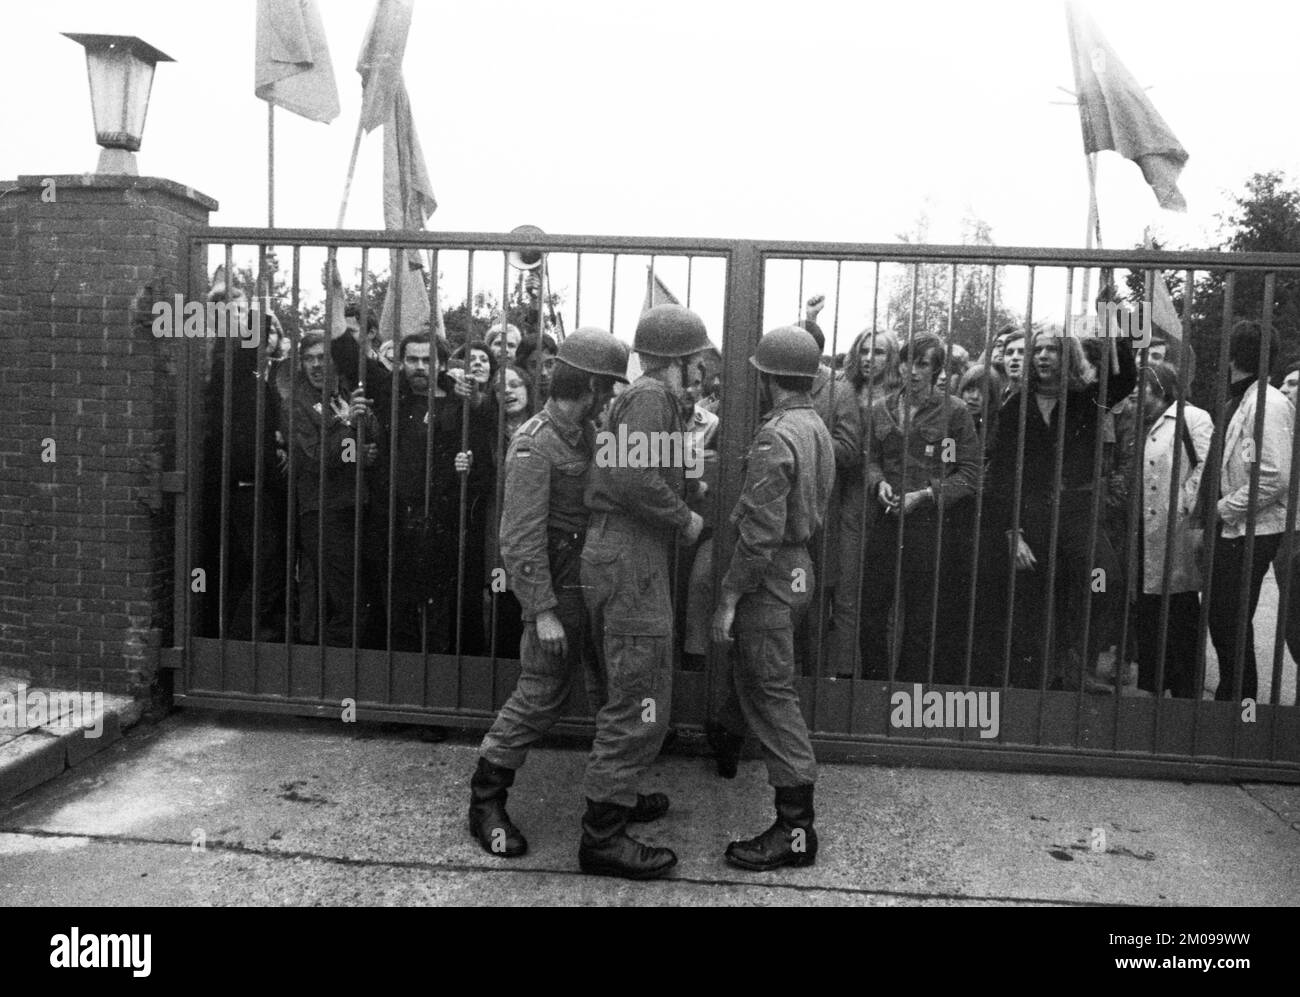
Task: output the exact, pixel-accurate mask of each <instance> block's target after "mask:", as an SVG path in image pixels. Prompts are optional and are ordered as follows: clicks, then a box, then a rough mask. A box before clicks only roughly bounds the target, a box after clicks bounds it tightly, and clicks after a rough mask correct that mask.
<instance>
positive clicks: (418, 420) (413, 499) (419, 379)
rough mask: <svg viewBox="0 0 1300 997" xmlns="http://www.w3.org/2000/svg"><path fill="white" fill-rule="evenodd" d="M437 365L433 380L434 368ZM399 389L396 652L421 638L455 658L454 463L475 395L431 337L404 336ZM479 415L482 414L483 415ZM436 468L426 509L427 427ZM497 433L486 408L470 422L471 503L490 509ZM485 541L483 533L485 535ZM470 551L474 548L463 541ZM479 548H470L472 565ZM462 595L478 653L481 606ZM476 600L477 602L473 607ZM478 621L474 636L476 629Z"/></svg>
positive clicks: (466, 628) (466, 630)
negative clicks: (468, 407) (466, 407)
mask: <svg viewBox="0 0 1300 997" xmlns="http://www.w3.org/2000/svg"><path fill="white" fill-rule="evenodd" d="M431 361H432V362H434V363H436V364H437V373H436V375H435V374H434V372H433V371H432V370H431V368H430V363H431ZM398 362H399V364H400V365H401V378H402V379H401V382H400V384H399V388H398V399H397V452H396V454H395V460H396V462H397V503H396V505H397V523H396V536H395V538H394V563H393V647H394V648H395V649H397V650H402V651H419V650H421V639H422V638H421V634H423V635H424V636H425V638H427V648H428V650H429V651H430V652H431V653H435V654H442V653H450V652H454V651H455V650H456V648H455V646H454V645H455V637H456V599H457V596H456V583H457V579H458V574H459V557H458V554H459V532H460V531H459V527H460V479H459V476H458V475H457V474H456V473H455V471H456V468H455V455H456V453H457V452H459V451H460V449H461V430H460V426H461V420H462V418H463V413H462V409H463V407H464V401H463V399H464V398H465V397H467V396H468V395H469V394H471V393H472V392H473V388H472V386H471V385H469V384H468V383H465V382H464V381H460V380H456V379H454V378H453V377H452V376H451V375H449V374H448V373H447V352H446V347H445V346H444V345H443V343H442V341H441V340H435V339H433V338H432V337H430V336H429V335H428V334H427V333H415V334H413V335H410V336H406V337H405V338H404V339H403V340H402V342H401V344H400V346H399V349H398ZM431 378H432V379H433V414H432V419H431V418H430V413H429V387H430V379H431ZM480 413H481V414H480ZM431 422H432V424H433V426H432V433H433V464H432V470H431V473H429V475H428V477H429V494H428V507H427V512H426V506H425V501H426V500H425V477H426V473H425V469H426V464H427V460H428V456H427V455H428V452H429V440H428V437H429V433H430V423H431ZM492 438H493V434H492V425H491V419H490V414H489V413H488V410H487V409H486V408H481V409H479V410H478V412H472V413H471V416H470V446H469V449H470V451H471V452H472V453H477V454H478V455H479V457H480V459H479V460H477V461H472V462H470V465H469V469H468V472H467V473H468V474H469V482H468V487H467V489H466V497H467V499H468V500H469V501H470V502H475V501H478V500H479V499H480V498H481V500H482V502H483V503H484V508H486V501H487V494H488V492H490V490H491V489H490V484H489V483H488V482H489V480H490V475H491V468H492V462H491V459H490V455H491V453H492ZM475 522H476V520H474V518H473V517H472V516H471V517H467V531H466V532H467V534H469V535H470V536H473V535H474V529H473V526H474V525H475ZM479 532H480V534H481V529H480V531H479ZM466 543H467V545H468V544H469V543H470V540H469V539H467V540H466ZM481 549H482V545H481V543H480V545H479V546H478V547H473V546H467V547H466V553H467V560H468V559H469V558H471V557H473V558H474V560H475V561H477V562H479V564H480V567H481V561H482V558H481V557H474V553H473V552H475V551H477V550H481ZM465 588H466V592H465V594H464V602H463V603H462V605H463V607H464V613H463V617H464V619H463V623H462V634H461V637H462V642H463V643H464V644H466V645H467V646H470V645H472V647H473V650H467V651H466V652H465V653H478V650H479V648H480V647H481V645H482V640H483V635H482V630H483V624H482V617H483V612H482V609H483V607H482V603H481V597H480V596H479V595H478V593H477V592H474V591H471V586H470V585H469V584H468V583H467V584H466V586H465ZM476 600H477V601H476ZM475 620H477V621H478V625H477V628H475V627H474V621H475Z"/></svg>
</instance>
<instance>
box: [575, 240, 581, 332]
mask: <svg viewBox="0 0 1300 997" xmlns="http://www.w3.org/2000/svg"><path fill="white" fill-rule="evenodd" d="M575 270H576V272H577V277H576V279H575V280H574V290H573V327H574V328H575V329H581V328H582V253H581V252H579V253H578V262H577V265H576V267H575Z"/></svg>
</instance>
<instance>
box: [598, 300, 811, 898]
mask: <svg viewBox="0 0 1300 997" xmlns="http://www.w3.org/2000/svg"><path fill="white" fill-rule="evenodd" d="M800 335H806V334H805V333H802V332H801V333H800ZM632 348H633V349H634V350H636V351H637V354H638V355H639V358H640V361H641V369H642V371H644V373H643V374H642V376H641V377H639V378H638V379H637V381H636V383H635V384H633V385H632V386H631V387H629V388H628V389H627V390H626V391H624V392H623V393H622V394H621V395H619V396H618V397H617V398H615V399H614V403H613V405H612V406H611V408H610V412H609V420H608V430H607V432H608V434H609V437H606V438H612V439H615V440H624V441H626V443H627V444H628V445H629V450H628V453H626V454H624V453H617V454H616V456H615V458H614V459H613V460H603V459H598V460H596V461H595V464H594V466H593V468H592V470H591V478H590V480H589V481H588V484H587V491H586V504H587V507H588V508H589V509H590V510H591V513H592V516H591V523H590V526H589V528H588V531H587V541H586V546H585V547H584V548H583V551H582V584H583V586H584V592H585V595H586V602H587V609H588V610H589V611H590V613H591V622H592V629H593V634H594V636H595V640H596V646H597V654H598V657H599V663H600V670H601V675H602V679H603V681H604V683H605V686H606V698H605V703H604V705H603V706H602V707H601V709H600V711H599V713H597V715H596V737H595V740H594V742H593V743H592V747H591V755H590V757H589V759H588V761H587V774H586V780H585V784H584V789H585V793H586V797H587V811H586V814H585V815H584V817H583V819H582V844H581V846H580V847H579V850H578V864H579V865H580V866H581V868H582V871H583V872H587V873H591V874H593V875H602V876H625V877H627V878H630V879H653V878H655V877H657V876H662V875H664V874H665V873H666V872H668V870H669V869H671V868H672V867H673V866H674V865H676V864H677V856H676V855H675V854H673V852H672V850H671V849H668V848H655V847H650V846H647V845H644V844H642V843H641V842H639V841H637V840H636V839H634V838H631V837H629V836H628V834H627V830H626V829H627V822H628V820H629V819H630V817H631V815H632V813H633V808H634V807H635V806H636V805H637V795H638V794H637V791H636V782H637V778H638V777H639V776H640V774H641V772H642V771H644V770H645V768H646V767H647V766H649V765H650V763H651V762H653V761H654V759H655V757H656V756H657V755H658V754H659V749H660V748H661V747H662V746H663V740H664V735H665V734H666V733H667V730H668V718H669V711H670V709H671V706H672V674H673V673H672V633H673V605H672V597H671V594H670V591H669V583H668V579H669V572H670V570H671V567H670V558H671V556H672V551H673V547H674V545H675V544H677V543H681V544H683V545H686V546H691V545H693V544H694V543H695V541H696V540H697V539H698V538H699V536H700V531H701V529H703V527H704V519H703V518H702V517H701V516H700V514H699V513H697V512H695V511H693V510H692V509H691V508H690V507H689V506H688V505H687V501H686V500H687V478H686V474H685V470H684V469H683V468H682V467H663V466H650V467H646V466H643V464H642V462H641V461H640V460H633V459H631V458H632V456H633V454H634V453H635V449H633V448H638V447H639V448H641V450H642V453H644V449H645V447H646V445H647V443H648V444H649V445H650V446H654V445H656V444H657V442H658V441H660V440H663V439H674V438H675V439H677V440H678V441H679V442H684V441H685V440H686V438H687V434H688V432H689V430H688V422H687V419H688V416H687V414H686V413H687V412H688V411H689V409H688V408H687V406H686V402H685V397H684V396H685V386H686V384H687V383H688V382H689V380H690V371H691V370H692V369H693V368H694V366H695V363H696V362H698V361H699V360H700V359H702V354H704V353H705V352H706V351H708V350H709V349H711V344H710V343H709V337H708V333H707V332H706V331H705V328H704V322H703V321H702V320H701V319H700V317H699V316H698V315H696V314H695V313H694V312H692V311H690V310H689V309H686V308H683V307H682V306H681V305H658V306H656V307H654V308H651V309H650V310H649V311H647V312H646V313H645V314H644V315H642V316H641V320H640V322H638V323H637V327H636V333H635V335H634V337H633V341H632ZM679 452H680V451H679Z"/></svg>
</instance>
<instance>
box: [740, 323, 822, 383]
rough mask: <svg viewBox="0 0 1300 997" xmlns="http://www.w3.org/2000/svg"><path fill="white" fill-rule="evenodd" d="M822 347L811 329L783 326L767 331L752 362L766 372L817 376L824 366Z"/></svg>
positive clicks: (790, 375)
mask: <svg viewBox="0 0 1300 997" xmlns="http://www.w3.org/2000/svg"><path fill="white" fill-rule="evenodd" d="M821 361H822V355H821V350H820V349H818V348H817V341H816V340H815V339H813V338H812V334H811V333H809V332H808V330H807V329H801V328H800V327H799V326H797V325H787V326H782V327H781V328H780V329H773V330H772V331H771V332H768V333H764V334H763V338H762V339H760V340H759V341H758V349H756V350H755V351H754V355H753V356H752V357H750V358H749V362H750V363H752V364H753V365H754V366H755V367H757V368H758V369H759V370H761V371H762V372H763V373H764V374H778V375H786V376H789V377H816V376H817V370H818V368H819V367H820V366H821Z"/></svg>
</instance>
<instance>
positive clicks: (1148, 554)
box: [1142, 404, 1214, 595]
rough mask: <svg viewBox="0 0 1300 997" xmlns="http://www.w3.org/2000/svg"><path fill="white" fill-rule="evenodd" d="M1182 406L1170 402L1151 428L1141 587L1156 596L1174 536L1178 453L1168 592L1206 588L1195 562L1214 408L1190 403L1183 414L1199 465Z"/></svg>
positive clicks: (1146, 456)
mask: <svg viewBox="0 0 1300 997" xmlns="http://www.w3.org/2000/svg"><path fill="white" fill-rule="evenodd" d="M1177 416H1178V406H1177V404H1174V405H1170V406H1169V408H1167V409H1165V411H1164V413H1163V414H1161V415H1160V416H1159V417H1158V418H1157V419H1156V420H1155V422H1153V423H1152V424H1151V426H1150V427H1149V428H1148V430H1147V438H1146V448H1145V452H1144V454H1143V460H1144V461H1145V465H1146V466H1145V467H1143V469H1142V472H1143V473H1142V500H1143V510H1142V527H1143V534H1142V539H1143V543H1144V544H1145V566H1144V571H1143V578H1142V591H1143V592H1145V593H1147V594H1148V595H1156V594H1159V593H1160V592H1161V591H1163V589H1162V587H1161V584H1160V582H1161V576H1162V574H1163V573H1164V568H1165V543H1166V540H1167V539H1168V537H1169V498H1170V492H1169V489H1170V486H1171V485H1172V483H1173V473H1174V454H1175V453H1178V451H1179V448H1181V453H1179V456H1178V462H1179V465H1178V477H1179V484H1178V512H1177V518H1176V519H1175V521H1174V543H1173V559H1172V560H1171V562H1170V566H1169V591H1170V592H1171V593H1173V592H1195V591H1198V590H1199V589H1200V587H1201V573H1200V569H1199V568H1198V567H1197V564H1196V549H1195V539H1196V533H1198V532H1200V531H1199V530H1196V531H1195V532H1194V531H1193V527H1195V526H1197V525H1198V524H1197V523H1196V521H1195V519H1194V518H1193V513H1194V511H1195V508H1196V496H1197V492H1198V490H1199V489H1200V486H1201V474H1202V473H1203V472H1204V470H1205V462H1206V459H1207V458H1208V457H1209V453H1210V443H1211V442H1212V440H1213V439H1214V420H1213V419H1211V418H1210V413H1208V412H1206V411H1205V410H1204V409H1200V408H1197V407H1196V406H1195V405H1186V406H1185V407H1184V409H1183V417H1184V419H1185V420H1186V423H1187V431H1188V433H1189V434H1190V435H1191V439H1192V446H1193V447H1194V448H1195V450H1196V457H1197V464H1196V467H1195V468H1193V467H1192V461H1191V460H1190V458H1189V457H1188V454H1187V448H1186V446H1184V445H1183V443H1182V440H1181V438H1180V437H1181V436H1182V434H1181V433H1179V432H1178V420H1177Z"/></svg>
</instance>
